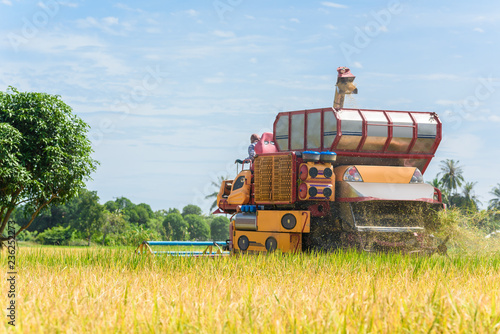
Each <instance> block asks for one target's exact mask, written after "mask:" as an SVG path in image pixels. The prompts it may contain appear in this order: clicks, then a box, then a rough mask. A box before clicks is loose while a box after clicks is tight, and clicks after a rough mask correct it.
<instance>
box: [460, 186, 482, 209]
mask: <svg viewBox="0 0 500 334" xmlns="http://www.w3.org/2000/svg"><path fill="white" fill-rule="evenodd" d="M476 184H477V182H465V184H464V187H463V189H462V194H463V205H462V208H464V209H465V210H467V211H477V210H478V208H479V204H481V201H479V199H478V198H477V196H476V194H475V193H474V186H475V185H476Z"/></svg>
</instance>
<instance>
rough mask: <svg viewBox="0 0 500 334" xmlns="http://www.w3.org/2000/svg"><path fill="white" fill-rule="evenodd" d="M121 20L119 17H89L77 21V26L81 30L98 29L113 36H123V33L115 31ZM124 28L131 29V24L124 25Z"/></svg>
mask: <svg viewBox="0 0 500 334" xmlns="http://www.w3.org/2000/svg"><path fill="white" fill-rule="evenodd" d="M119 21H120V20H119V19H118V18H117V17H113V16H108V17H104V18H102V19H97V18H94V17H91V16H88V17H87V18H85V19H79V20H77V21H76V24H77V26H78V27H79V28H83V29H85V28H97V29H99V30H102V31H104V32H106V33H108V34H111V35H123V33H122V32H120V31H118V30H115V29H114V28H113V27H119V26H120V24H119ZM123 26H125V27H127V28H129V29H130V28H131V27H130V25H129V24H123Z"/></svg>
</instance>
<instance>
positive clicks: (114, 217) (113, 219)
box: [101, 210, 127, 244]
mask: <svg viewBox="0 0 500 334" xmlns="http://www.w3.org/2000/svg"><path fill="white" fill-rule="evenodd" d="M126 229H127V222H126V221H125V219H123V215H122V214H121V213H117V212H108V211H107V210H105V211H104V224H103V226H102V228H101V232H102V243H103V244H105V243H106V237H107V236H108V235H110V234H111V235H113V234H115V235H116V234H123V233H124V232H125V230H126Z"/></svg>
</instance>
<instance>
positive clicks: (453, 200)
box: [428, 159, 500, 232]
mask: <svg viewBox="0 0 500 334" xmlns="http://www.w3.org/2000/svg"><path fill="white" fill-rule="evenodd" d="M440 168H441V171H440V172H439V173H438V174H437V175H436V177H435V178H434V179H433V180H432V181H430V182H428V183H429V184H431V185H432V186H434V187H436V188H438V189H439V190H440V191H441V193H442V200H443V203H445V204H446V205H447V207H449V208H458V209H460V210H461V211H463V213H465V214H473V213H477V212H480V211H481V213H482V215H481V217H483V219H482V220H481V221H480V222H479V225H478V226H477V227H478V228H480V229H483V230H484V231H486V232H492V231H495V230H499V229H500V183H498V184H497V185H496V186H495V187H493V189H492V190H491V191H490V194H491V195H493V198H492V199H491V200H490V201H489V202H488V205H487V208H486V209H484V210H480V208H479V206H480V204H482V202H481V201H480V200H479V198H478V197H477V196H476V194H475V193H474V187H475V186H476V184H477V182H468V181H466V180H465V178H464V176H463V167H462V166H460V161H455V160H452V159H446V160H442V161H441V165H440Z"/></svg>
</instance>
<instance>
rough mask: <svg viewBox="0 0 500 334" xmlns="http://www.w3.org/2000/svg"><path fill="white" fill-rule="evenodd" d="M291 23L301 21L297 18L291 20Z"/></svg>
mask: <svg viewBox="0 0 500 334" xmlns="http://www.w3.org/2000/svg"><path fill="white" fill-rule="evenodd" d="M290 22H294V23H300V20H299V19H296V18H291V19H290Z"/></svg>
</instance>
